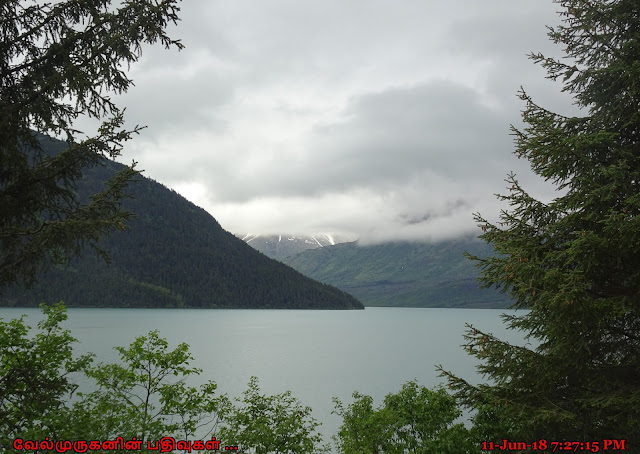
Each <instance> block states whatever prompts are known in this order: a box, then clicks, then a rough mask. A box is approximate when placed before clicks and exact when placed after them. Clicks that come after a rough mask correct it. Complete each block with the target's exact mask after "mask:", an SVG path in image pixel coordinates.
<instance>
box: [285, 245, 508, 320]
mask: <svg viewBox="0 0 640 454" xmlns="http://www.w3.org/2000/svg"><path fill="white" fill-rule="evenodd" d="M465 251H467V252H469V253H470V254H473V255H476V256H478V257H485V256H488V255H491V254H492V253H493V249H492V247H491V246H490V245H488V244H486V243H484V242H481V241H479V240H468V239H459V240H454V241H445V242H440V243H434V244H421V243H410V242H395V243H381V244H373V245H360V244H359V243H357V242H351V243H344V244H338V245H335V246H329V247H323V248H317V249H312V250H307V251H304V252H301V253H299V254H297V255H295V256H292V257H288V258H285V259H283V262H284V263H286V264H288V265H291V266H292V267H293V268H295V269H296V270H298V271H300V272H301V273H303V274H305V275H307V276H309V277H312V278H313V279H317V280H319V281H321V282H325V283H327V284H331V285H334V286H336V287H338V288H340V289H342V290H344V291H346V292H348V293H350V294H352V295H354V296H355V297H356V298H358V299H359V300H360V301H361V302H362V303H363V304H364V305H365V306H406V307H468V308H505V307H508V306H509V305H510V304H511V303H512V302H511V300H510V299H509V297H508V296H507V295H505V294H502V293H500V292H498V291H497V290H495V289H480V287H479V286H478V283H477V277H478V275H479V271H478V270H477V268H476V267H475V264H474V262H472V261H470V260H468V259H467V258H465V257H464V255H463V252H465Z"/></svg>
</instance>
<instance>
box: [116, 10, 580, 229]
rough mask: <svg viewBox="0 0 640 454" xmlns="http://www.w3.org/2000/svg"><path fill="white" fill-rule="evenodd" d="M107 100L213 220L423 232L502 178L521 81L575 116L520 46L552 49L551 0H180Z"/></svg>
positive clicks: (154, 164)
mask: <svg viewBox="0 0 640 454" xmlns="http://www.w3.org/2000/svg"><path fill="white" fill-rule="evenodd" d="M181 8H182V11H181V18H182V21H181V22H180V23H179V25H178V26H177V27H175V28H171V34H172V36H173V37H176V38H181V39H182V41H183V43H184V44H185V46H186V48H185V49H184V50H182V51H180V52H178V51H177V50H171V51H166V50H163V49H162V48H160V47H157V46H156V47H151V48H147V49H146V50H145V53H144V55H143V57H142V59H141V60H140V62H138V63H137V64H135V65H134V66H132V68H131V71H130V75H131V77H132V78H133V80H134V83H135V84H136V86H135V87H133V88H131V90H130V91H129V92H128V93H127V94H126V95H123V96H121V97H120V98H119V104H120V105H121V106H123V107H125V106H126V107H127V111H126V113H127V119H128V123H129V124H144V125H148V126H149V127H148V129H146V130H145V131H144V132H143V133H142V134H141V135H140V136H137V137H136V138H135V140H134V141H133V142H129V144H130V145H129V144H127V148H126V150H125V153H124V155H123V161H125V162H130V161H131V159H135V160H136V161H138V162H139V168H141V169H144V170H145V175H146V176H148V177H151V178H153V179H155V180H157V181H159V182H161V183H163V184H165V185H166V186H169V187H170V188H173V189H175V190H176V191H178V192H179V193H181V194H182V195H183V196H185V197H186V198H187V199H189V200H191V201H192V202H194V203H195V204H197V205H199V206H201V207H203V208H204V209H206V210H207V211H208V212H209V213H211V214H212V215H213V216H214V217H215V218H216V219H217V220H218V221H219V222H220V224H221V225H222V226H223V227H224V228H225V229H227V230H229V231H231V232H233V233H238V234H244V233H248V232H252V233H318V232H332V233H349V234H351V235H357V236H360V237H361V238H363V239H365V240H386V239H397V238H405V239H413V240H424V241H434V240H440V239H446V238H451V237H454V236H458V235H465V234H477V233H478V228H477V227H476V226H475V223H474V221H473V216H472V213H474V212H477V211H480V212H481V213H482V214H483V215H486V216H489V217H491V216H494V215H495V214H496V213H497V212H498V211H499V209H500V208H501V207H502V208H504V206H501V205H500V204H499V202H497V201H496V199H495V197H494V195H493V194H494V193H496V192H502V193H505V192H508V191H507V190H506V183H505V182H504V178H505V177H506V175H507V173H508V172H509V171H510V170H513V171H515V172H516V173H517V174H518V176H519V177H520V180H521V181H522V182H523V184H524V185H525V187H526V188H527V189H530V190H531V192H532V193H533V194H535V195H537V196H539V197H542V198H546V199H551V198H553V196H554V194H553V191H552V188H551V186H549V184H548V183H544V182H542V181H541V180H540V179H539V178H538V177H535V176H533V175H531V174H530V173H529V171H528V166H527V163H526V162H524V161H522V160H518V159H516V158H515V157H514V156H513V154H512V151H513V141H512V137H511V136H510V135H509V125H510V124H515V125H518V124H519V123H518V122H519V121H520V120H519V119H520V116H521V114H520V111H521V110H522V108H523V104H522V102H521V101H520V100H519V99H518V98H517V96H516V94H517V91H518V89H519V87H520V86H521V85H522V86H523V87H524V88H525V90H527V92H528V93H529V94H531V95H532V96H533V97H534V100H536V101H537V102H538V103H539V104H542V105H544V106H545V107H549V108H552V109H555V110H556V111H559V112H561V113H565V114H566V113H575V112H576V111H575V108H574V107H573V106H572V101H571V99H570V98H569V97H568V96H567V95H564V94H561V92H560V89H561V85H559V84H556V83H552V82H550V81H548V80H546V79H545V72H544V70H543V69H542V68H541V67H539V66H536V65H535V64H534V63H533V62H532V61H531V60H529V59H528V58H527V57H526V54H528V53H529V52H531V51H541V52H544V53H546V54H549V55H557V56H559V55H561V51H562V50H561V48H559V47H558V46H555V45H554V44H553V43H551V42H550V41H549V39H548V37H547V36H546V28H545V25H556V24H558V23H559V18H558V15H557V11H558V9H559V6H558V5H557V4H555V3H552V2H551V0H535V1H534V0H488V1H482V2H480V1H477V0H451V1H445V2H427V1H424V0H403V1H402V2H397V1H391V0H347V1H345V0H322V1H307V0H260V1H247V0H225V1H222V0H220V1H218V0H185V1H183V3H182V4H181Z"/></svg>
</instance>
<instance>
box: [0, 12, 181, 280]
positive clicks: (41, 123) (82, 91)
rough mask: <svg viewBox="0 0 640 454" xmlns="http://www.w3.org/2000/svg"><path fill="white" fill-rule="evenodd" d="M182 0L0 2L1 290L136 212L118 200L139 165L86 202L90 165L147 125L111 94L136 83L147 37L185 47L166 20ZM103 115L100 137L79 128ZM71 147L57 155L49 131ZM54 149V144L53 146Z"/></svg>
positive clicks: (32, 275) (100, 161)
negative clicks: (136, 122)
mask: <svg viewBox="0 0 640 454" xmlns="http://www.w3.org/2000/svg"><path fill="white" fill-rule="evenodd" d="M178 1H179V0H161V1H160V0H158V1H156V0H135V1H133V0H126V1H123V2H118V3H119V4H118V5H117V6H115V5H112V0H90V1H86V0H64V1H56V2H52V3H48V2H40V1H35V0H6V1H2V2H0V289H2V288H3V287H4V286H6V285H10V284H13V283H16V282H19V281H22V282H23V283H24V284H26V285H27V286H28V285H30V284H32V283H33V281H34V279H35V276H36V273H37V271H38V270H41V269H46V268H47V267H48V266H49V265H50V264H51V263H57V262H61V261H65V260H67V259H69V258H70V257H73V256H75V255H79V254H80V253H81V252H82V250H83V249H84V248H85V247H86V246H93V247H94V248H96V250H97V251H98V252H99V253H101V255H103V256H104V257H105V258H106V257H107V256H106V254H105V253H104V251H102V250H101V249H100V248H99V246H98V243H99V241H100V239H101V238H102V237H103V236H104V235H107V234H109V233H111V232H113V231H114V230H118V229H124V222H125V221H126V220H127V219H128V218H129V217H130V216H131V215H130V213H127V212H126V211H124V210H123V209H122V208H121V205H120V202H121V199H122V198H123V197H124V196H125V195H126V194H125V187H126V185H127V183H128V182H129V181H130V180H131V179H132V178H134V177H135V175H136V174H137V171H136V170H135V168H134V165H133V164H132V165H131V166H129V167H128V168H126V169H124V170H123V171H122V172H119V173H118V174H117V175H116V176H115V177H113V178H112V179H111V180H109V181H108V182H106V184H105V187H104V188H103V190H99V191H98V192H96V193H95V194H93V195H92V197H91V198H90V199H88V200H80V199H79V197H78V195H77V185H78V184H79V183H80V182H81V181H82V173H83V169H86V168H87V167H91V166H96V165H100V164H103V163H104V162H105V158H115V157H117V156H118V155H120V153H121V151H122V146H123V143H124V142H125V141H127V140H129V139H130V138H131V136H132V134H134V133H137V132H138V131H139V130H140V128H139V127H135V128H133V129H131V130H127V129H125V128H123V122H124V116H123V112H124V110H123V109H121V108H119V107H118V106H116V104H115V103H114V102H113V101H112V99H111V97H110V96H111V95H113V94H114V93H116V94H117V93H122V92H124V91H126V90H127V89H128V88H129V87H130V85H131V83H132V81H131V80H130V79H129V78H128V76H127V73H126V69H127V68H128V66H129V65H130V64H131V63H133V62H135V61H137V60H138V58H139V57H140V55H141V51H142V46H143V45H144V44H145V43H149V44H152V43H155V42H160V43H161V44H162V45H164V46H165V47H172V46H173V47H178V48H181V47H182V44H181V43H180V42H179V41H176V40H173V39H171V38H170V37H169V36H168V35H167V33H166V28H167V26H168V25H169V24H171V23H175V22H176V21H177V20H178V17H177V12H178V11H179V8H178V7H177V2H178ZM82 116H86V117H90V118H95V119H99V120H101V121H102V125H101V126H100V127H99V128H98V131H97V135H95V136H93V137H91V136H90V134H87V135H84V134H83V133H81V132H80V131H78V130H77V129H75V128H74V123H75V122H76V120H78V118H80V117H82ZM47 135H50V136H56V137H59V138H62V139H64V141H65V142H66V143H67V145H68V147H67V148H66V149H65V150H63V151H60V152H57V153H53V152H52V150H51V146H52V143H50V142H49V141H47V139H46V136H47ZM56 151H57V150H56Z"/></svg>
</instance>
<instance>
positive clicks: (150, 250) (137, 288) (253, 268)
mask: <svg viewBox="0 0 640 454" xmlns="http://www.w3.org/2000/svg"><path fill="white" fill-rule="evenodd" d="M45 142H46V144H44V145H43V146H46V147H47V152H49V153H56V152H60V151H61V150H63V149H64V148H66V144H65V143H64V142H60V141H48V140H47V141H45ZM103 164H104V165H103V166H96V167H93V168H90V169H86V171H85V172H84V173H83V181H82V182H81V184H80V185H79V193H80V196H81V197H86V196H87V195H88V194H92V193H94V192H96V191H97V190H98V189H99V188H101V187H103V182H104V181H106V180H107V179H108V177H109V176H110V175H111V174H113V173H114V172H116V171H117V170H119V169H120V168H122V165H121V164H118V163H116V162H113V161H108V160H104V162H103ZM128 189H129V192H130V193H131V195H132V196H133V198H131V199H127V200H125V202H124V204H123V205H124V207H125V208H126V209H128V210H130V211H132V212H133V213H135V214H136V218H135V219H133V220H132V221H130V222H129V223H128V225H127V228H126V231H124V232H116V233H114V234H113V235H112V236H111V237H109V238H106V239H104V241H103V242H102V243H101V247H103V248H104V249H106V250H107V251H108V252H109V255H110V256H111V259H112V265H111V266H107V265H106V264H105V263H104V262H103V261H102V260H101V259H98V258H97V257H96V256H95V253H93V251H91V250H87V251H86V252H85V255H84V256H83V257H81V258H79V259H75V260H72V261H71V263H70V264H69V266H55V267H53V268H52V269H51V270H50V271H49V272H47V273H45V274H41V275H40V276H39V277H38V279H39V282H38V284H37V285H36V286H35V287H34V288H32V289H30V290H27V291H25V290H24V289H22V288H21V287H18V286H16V287H13V288H10V289H6V290H3V291H2V293H0V306H35V305H38V304H39V303H40V302H42V301H47V302H56V301H59V300H63V301H65V303H66V304H67V305H68V306H70V307H95V306H99V307H193V308H265V309H266V308H282V309H363V306H362V304H361V303H360V302H359V301H357V300H356V299H355V298H354V297H352V296H351V295H348V294H347V293H345V292H344V291H342V290H339V289H337V288H335V287H332V286H330V285H327V284H322V283H319V282H316V281H314V280H312V279H310V278H308V277H306V276H303V275H302V274H300V273H299V272H297V271H295V270H293V269H291V268H290V267H288V266H286V265H284V264H282V263H280V262H278V261H276V260H272V259H270V258H268V257H266V256H264V255H263V254H260V253H259V252H256V251H255V250H254V249H253V248H251V247H250V246H248V245H247V244H245V243H244V242H243V241H242V240H240V239H238V238H236V237H235V236H234V235H232V234H231V233H229V232H227V231H225V230H223V229H222V227H221V226H220V224H218V222H217V221H216V220H215V219H214V218H213V217H212V216H211V215H210V214H208V213H207V212H206V211H205V210H203V209H202V208H199V207H197V206H195V205H194V204H192V203H191V202H189V201H188V200H186V199H185V198H184V197H182V196H180V195H179V194H178V193H176V192H175V191H173V190H170V189H168V188H167V187H165V186H163V185H161V184H160V183H157V182H155V181H153V180H151V179H149V178H145V177H140V178H139V179H138V181H136V182H134V183H132V184H131V185H130V186H129V188H128Z"/></svg>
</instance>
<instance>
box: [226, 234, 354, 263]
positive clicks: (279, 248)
mask: <svg viewBox="0 0 640 454" xmlns="http://www.w3.org/2000/svg"><path fill="white" fill-rule="evenodd" d="M236 236H237V237H238V238H240V239H242V241H244V242H245V243H247V244H248V245H250V246H251V247H253V248H254V249H256V250H258V251H260V252H262V253H263V254H264V255H266V256H268V257H271V258H274V259H276V260H282V259H284V258H286V257H289V256H292V255H296V254H299V253H300V252H302V251H306V250H309V249H316V248H319V247H327V246H335V245H336V244H341V243H347V242H350V241H354V240H355V238H354V237H351V236H349V235H344V234H335V233H317V234H310V235H301V234H295V235H294V234H278V235H262V234H255V233H247V234H244V235H238V234H236Z"/></svg>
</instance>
